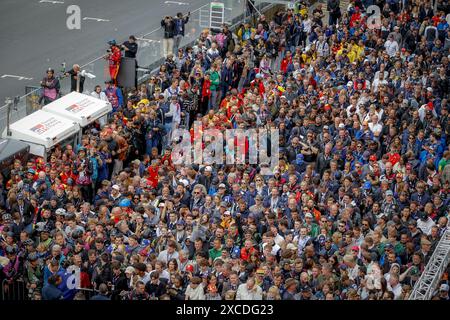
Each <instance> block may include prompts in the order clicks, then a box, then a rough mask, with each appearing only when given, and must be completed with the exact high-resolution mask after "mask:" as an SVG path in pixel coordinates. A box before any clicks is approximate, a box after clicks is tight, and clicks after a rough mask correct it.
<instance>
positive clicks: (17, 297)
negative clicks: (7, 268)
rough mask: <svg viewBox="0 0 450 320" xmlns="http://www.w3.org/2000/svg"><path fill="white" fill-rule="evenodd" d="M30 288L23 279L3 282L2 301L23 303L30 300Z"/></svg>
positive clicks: (0, 291)
mask: <svg viewBox="0 0 450 320" xmlns="http://www.w3.org/2000/svg"><path fill="white" fill-rule="evenodd" d="M28 293H29V292H28V288H27V285H26V283H25V281H23V280H21V279H17V280H12V281H8V280H7V279H4V280H3V281H2V288H1V290H0V301H23V300H29V296H28Z"/></svg>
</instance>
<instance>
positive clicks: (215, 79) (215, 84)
mask: <svg viewBox="0 0 450 320" xmlns="http://www.w3.org/2000/svg"><path fill="white" fill-rule="evenodd" d="M209 74H210V76H209V79H210V80H211V86H210V90H211V91H217V89H218V88H219V84H220V74H219V72H217V71H211V72H210V73H209Z"/></svg>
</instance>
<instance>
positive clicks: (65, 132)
mask: <svg viewBox="0 0 450 320" xmlns="http://www.w3.org/2000/svg"><path fill="white" fill-rule="evenodd" d="M9 130H10V133H11V135H9V136H8V135H7V129H5V130H4V131H3V135H2V137H3V138H8V139H12V140H18V141H23V142H26V143H27V144H28V145H29V146H30V153H31V154H33V155H36V156H41V157H44V158H47V153H48V151H50V150H51V149H52V148H53V147H54V146H55V145H57V144H59V145H61V146H65V145H68V144H71V145H72V146H73V147H75V146H76V144H77V143H78V141H79V139H80V134H81V129H80V126H79V125H78V123H77V122H75V121H72V120H69V119H66V118H64V117H61V116H58V115H55V114H52V113H49V112H46V111H43V110H38V111H36V112H34V113H32V114H30V115H29V116H26V117H25V118H23V119H20V120H19V121H16V122H14V123H12V124H11V125H10V126H9Z"/></svg>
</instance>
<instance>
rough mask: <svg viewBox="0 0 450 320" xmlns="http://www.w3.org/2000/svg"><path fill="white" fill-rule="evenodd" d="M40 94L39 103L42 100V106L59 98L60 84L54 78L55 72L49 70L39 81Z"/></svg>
mask: <svg viewBox="0 0 450 320" xmlns="http://www.w3.org/2000/svg"><path fill="white" fill-rule="evenodd" d="M41 87H42V94H41V97H40V99H39V103H42V100H44V105H47V104H49V103H50V102H53V101H55V100H56V99H57V98H58V97H59V90H60V84H59V80H58V78H56V77H55V70H53V69H52V68H49V69H48V70H47V76H46V77H45V78H44V79H42V81H41Z"/></svg>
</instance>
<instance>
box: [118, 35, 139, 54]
mask: <svg viewBox="0 0 450 320" xmlns="http://www.w3.org/2000/svg"><path fill="white" fill-rule="evenodd" d="M120 48H121V49H122V50H124V51H125V54H124V56H125V58H133V59H136V54H137V51H138V44H137V43H136V37H135V36H129V37H128V41H125V42H124V43H123V44H122V45H121V46H120Z"/></svg>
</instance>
